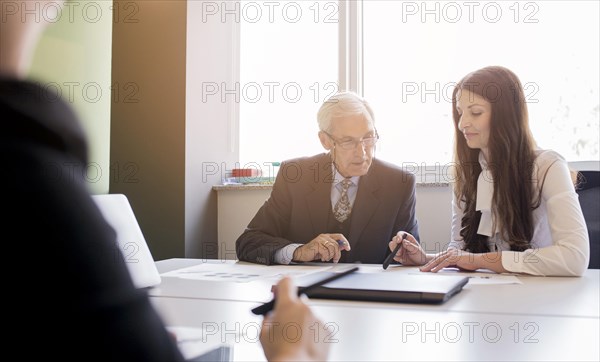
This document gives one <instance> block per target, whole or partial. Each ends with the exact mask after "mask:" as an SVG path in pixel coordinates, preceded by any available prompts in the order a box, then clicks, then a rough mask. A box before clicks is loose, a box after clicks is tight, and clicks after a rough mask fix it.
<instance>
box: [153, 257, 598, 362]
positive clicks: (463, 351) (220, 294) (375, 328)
mask: <svg viewBox="0 0 600 362" xmlns="http://www.w3.org/2000/svg"><path fill="white" fill-rule="evenodd" d="M202 262H209V263H214V262H217V263H220V262H221V261H202V260H193V259H170V260H167V261H161V262H158V263H157V266H158V268H159V270H160V271H161V272H166V271H169V270H174V269H180V268H183V267H186V266H191V265H195V264H199V263H202ZM228 263H231V261H228ZM374 267H375V266H374ZM264 268H269V267H264ZM389 271H390V272H400V273H405V272H414V271H415V269H414V268H405V267H396V268H395V269H391V270H389ZM599 276H600V273H599V271H598V270H588V271H587V272H586V274H585V275H584V276H583V277H581V278H549V277H548V278H544V277H528V276H519V279H520V280H521V281H522V283H523V284H512V285H470V284H467V285H466V286H465V288H464V290H463V291H462V292H461V293H459V294H458V295H456V296H454V297H453V298H452V299H451V300H449V301H448V302H446V303H444V304H442V305H423V304H396V303H374V302H351V301H331V300H316V299H315V300H311V301H310V305H311V306H312V308H313V310H314V311H315V313H316V314H317V315H318V316H319V317H320V318H321V320H322V321H323V322H324V323H326V324H327V325H328V327H329V328H330V330H329V332H327V333H326V332H324V331H323V330H320V331H321V332H320V333H318V335H312V336H308V337H310V338H321V339H328V340H330V342H331V343H332V347H331V353H330V357H331V358H330V359H331V360H345V361H349V360H352V361H354V360H429V361H442V360H443V361H452V360H457V361H458V360H461V361H462V360H474V361H481V360H568V361H572V360H577V361H579V360H595V361H598V360H599V359H600V347H599V344H598V340H600V279H599ZM440 277H443V276H440ZM270 285H271V283H270V282H267V281H254V282H249V283H227V282H220V283H218V282H211V281H202V280H185V279H179V278H171V277H164V278H163V281H162V284H161V285H160V286H159V287H156V288H154V289H152V290H151V291H150V295H151V297H152V300H153V303H154V304H155V306H156V307H157V309H158V310H159V312H160V313H161V314H162V316H163V318H164V319H165V321H166V323H167V324H169V325H178V326H189V327H200V328H204V331H205V332H204V334H203V338H206V340H207V342H215V341H223V342H227V343H232V344H235V349H234V358H235V360H264V356H263V354H262V351H261V349H260V343H259V342H258V336H257V333H258V329H259V326H260V323H261V318H260V317H257V316H255V315H253V314H252V313H250V309H251V308H253V307H255V306H256V305H258V304H259V303H260V302H263V301H267V300H269V299H270V298H271V293H270ZM316 330H317V329H315V331H316ZM315 334H316V333H315Z"/></svg>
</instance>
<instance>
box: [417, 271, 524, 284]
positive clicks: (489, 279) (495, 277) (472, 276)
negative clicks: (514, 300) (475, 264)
mask: <svg viewBox="0 0 600 362" xmlns="http://www.w3.org/2000/svg"><path fill="white" fill-rule="evenodd" d="M410 274H422V273H421V272H412V273H410ZM428 274H432V275H439V276H441V277H443V276H445V275H458V276H465V277H467V278H469V283H468V285H477V284H523V282H521V281H520V280H519V278H517V276H516V275H514V274H498V273H495V272H492V271H477V272H461V271H458V269H455V268H445V269H442V270H440V271H439V272H437V273H428Z"/></svg>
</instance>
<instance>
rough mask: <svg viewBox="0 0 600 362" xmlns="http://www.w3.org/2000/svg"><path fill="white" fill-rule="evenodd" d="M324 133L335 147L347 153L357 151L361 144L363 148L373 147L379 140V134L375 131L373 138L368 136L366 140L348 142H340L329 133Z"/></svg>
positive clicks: (348, 140) (349, 140) (350, 140)
mask: <svg viewBox="0 0 600 362" xmlns="http://www.w3.org/2000/svg"><path fill="white" fill-rule="evenodd" d="M322 132H323V133H325V134H326V135H327V136H329V138H331V140H332V141H333V144H334V145H336V146H339V147H340V148H341V149H343V150H347V151H350V150H354V149H356V146H358V145H359V144H361V145H362V146H363V147H373V146H375V144H376V143H377V141H378V140H379V134H378V133H377V130H375V134H374V135H372V136H368V137H364V138H360V139H347V140H338V139H336V138H335V137H333V136H332V135H330V134H329V133H328V132H325V131H322Z"/></svg>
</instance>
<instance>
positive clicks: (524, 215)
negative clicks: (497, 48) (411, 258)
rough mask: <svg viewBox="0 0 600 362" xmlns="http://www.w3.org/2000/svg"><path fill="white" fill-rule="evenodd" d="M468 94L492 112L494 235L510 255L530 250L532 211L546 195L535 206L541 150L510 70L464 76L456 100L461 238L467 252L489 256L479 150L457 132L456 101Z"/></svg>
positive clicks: (518, 84) (485, 70)
mask: <svg viewBox="0 0 600 362" xmlns="http://www.w3.org/2000/svg"><path fill="white" fill-rule="evenodd" d="M463 89H464V90H468V91H470V92H473V93H475V94H477V95H479V96H481V97H483V98H484V99H485V100H487V101H488V102H489V103H490V104H491V106H492V110H491V119H490V133H489V134H490V136H489V141H488V147H489V155H488V157H489V159H488V160H487V162H488V167H489V170H490V172H491V174H492V177H493V179H494V193H493V197H492V210H491V211H492V213H493V215H494V216H495V223H494V226H493V230H494V231H499V232H500V236H501V237H502V238H503V239H504V240H506V241H507V242H508V243H509V244H510V248H511V250H514V251H523V250H526V249H529V248H530V247H531V245H530V241H531V239H532V237H533V229H534V225H533V210H534V209H535V208H536V207H538V206H539V204H540V202H541V197H540V195H541V191H540V194H539V195H538V196H537V198H535V200H534V184H533V182H532V181H533V180H532V177H533V171H534V170H533V167H534V160H535V157H536V156H535V148H536V145H535V141H534V139H533V136H532V134H531V131H530V129H529V118H528V114H527V105H526V103H525V95H524V93H523V87H522V86H521V82H520V81H519V78H517V76H516V75H515V74H514V73H513V72H511V71H510V70H508V69H506V68H503V67H497V66H494V67H486V68H483V69H480V70H477V71H475V72H473V73H470V74H468V75H467V76H465V77H464V78H463V79H462V80H461V81H460V82H459V83H458V84H457V86H456V87H455V89H454V92H453V95H452V116H453V118H454V125H455V152H454V158H455V162H456V164H457V174H456V183H455V186H454V197H455V198H456V202H457V203H458V202H461V201H462V202H464V216H463V218H462V223H461V226H462V228H461V231H460V235H461V236H462V238H463V240H464V241H465V250H468V251H470V252H473V253H484V252H488V251H490V250H488V245H487V236H484V235H479V234H477V229H478V227H479V221H480V219H481V212H479V211H476V210H475V206H476V200H477V180H478V178H479V174H480V173H481V166H480V165H479V161H478V158H479V152H480V150H479V149H471V148H469V146H468V145H467V142H466V140H465V137H464V135H463V133H462V131H461V130H460V129H459V127H458V122H459V121H460V116H459V114H458V111H457V110H456V95H457V93H458V91H459V90H463ZM542 183H543V182H542ZM540 190H541V188H540ZM498 226H500V230H496V228H497V227H498Z"/></svg>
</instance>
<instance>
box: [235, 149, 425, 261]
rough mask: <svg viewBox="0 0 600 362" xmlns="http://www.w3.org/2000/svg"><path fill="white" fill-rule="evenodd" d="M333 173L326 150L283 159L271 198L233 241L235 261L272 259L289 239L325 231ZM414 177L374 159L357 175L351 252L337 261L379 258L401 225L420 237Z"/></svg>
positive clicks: (304, 239)
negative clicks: (235, 253)
mask: <svg viewBox="0 0 600 362" xmlns="http://www.w3.org/2000/svg"><path fill="white" fill-rule="evenodd" d="M332 182H333V172H332V167H331V159H330V157H329V155H328V154H325V153H323V154H319V155H316V156H312V157H305V158H298V159H293V160H289V161H286V162H284V163H283V164H282V166H281V169H280V171H279V173H278V175H277V179H276V181H275V184H274V185H273V191H272V192H271V197H270V198H269V199H268V200H267V201H266V202H265V203H264V205H263V206H262V207H261V208H260V209H259V210H258V212H257V213H256V215H255V216H254V218H253V219H252V221H251V222H250V224H249V225H248V227H247V228H246V230H245V231H244V232H243V233H242V235H241V236H240V237H239V238H238V240H237V241H236V252H237V256H238V258H239V259H240V260H243V261H249V262H253V263H260V264H267V265H270V264H273V263H274V254H275V251H276V250H278V249H280V248H282V247H284V246H286V245H289V244H292V243H303V244H304V243H308V242H309V241H311V240H312V239H314V238H315V237H316V236H317V235H319V234H322V233H332V232H335V231H333V230H328V229H327V226H328V220H329V217H330V215H329V214H330V213H331V183H332ZM415 203H416V199H415V177H414V175H412V174H410V173H408V172H406V171H404V170H402V169H400V168H399V167H397V166H394V165H392V164H389V163H386V162H383V161H380V160H377V159H374V160H373V163H372V164H371V167H370V169H369V172H368V173H367V174H366V175H364V176H362V177H361V178H360V181H359V185H358V192H357V194H356V199H355V201H354V205H353V207H352V214H351V215H350V228H349V230H350V231H349V234H348V235H344V236H345V237H346V238H347V239H348V241H349V242H350V246H351V249H352V250H351V251H349V252H347V251H342V259H341V260H340V262H362V263H374V264H377V263H382V262H383V260H384V259H385V257H386V256H387V255H388V254H389V253H390V251H389V248H388V243H389V241H390V240H391V239H392V237H393V236H394V235H396V233H397V232H398V231H400V230H404V231H408V232H410V233H411V234H412V235H414V236H415V238H417V240H418V239H419V228H418V223H417V220H416V216H415Z"/></svg>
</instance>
